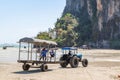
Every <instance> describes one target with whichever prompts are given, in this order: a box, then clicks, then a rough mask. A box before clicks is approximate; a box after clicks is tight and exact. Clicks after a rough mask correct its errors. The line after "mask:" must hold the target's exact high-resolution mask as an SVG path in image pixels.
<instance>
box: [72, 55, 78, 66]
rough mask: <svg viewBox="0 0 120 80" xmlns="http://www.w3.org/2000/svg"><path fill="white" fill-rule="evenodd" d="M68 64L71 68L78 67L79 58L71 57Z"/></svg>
mask: <svg viewBox="0 0 120 80" xmlns="http://www.w3.org/2000/svg"><path fill="white" fill-rule="evenodd" d="M70 65H71V67H72V68H76V67H78V65H79V59H78V58H77V57H76V56H74V57H72V58H71V59H70Z"/></svg>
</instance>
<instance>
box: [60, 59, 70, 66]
mask: <svg viewBox="0 0 120 80" xmlns="http://www.w3.org/2000/svg"><path fill="white" fill-rule="evenodd" d="M60 61H65V60H63V57H61V58H60ZM67 65H68V63H67V62H63V63H60V66H61V67H62V68H66V67H67Z"/></svg>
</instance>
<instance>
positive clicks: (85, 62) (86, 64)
mask: <svg viewBox="0 0 120 80" xmlns="http://www.w3.org/2000/svg"><path fill="white" fill-rule="evenodd" d="M82 65H83V67H87V66H88V60H87V59H83V60H82Z"/></svg>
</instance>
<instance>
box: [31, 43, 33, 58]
mask: <svg viewBox="0 0 120 80" xmlns="http://www.w3.org/2000/svg"><path fill="white" fill-rule="evenodd" d="M32 47H33V45H32V43H31V60H32Z"/></svg>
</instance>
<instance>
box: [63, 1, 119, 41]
mask: <svg viewBox="0 0 120 80" xmlns="http://www.w3.org/2000/svg"><path fill="white" fill-rule="evenodd" d="M66 13H71V14H72V15H74V16H75V17H76V18H77V19H78V20H79V26H78V27H84V26H85V25H86V24H87V23H86V22H87V21H89V23H88V24H90V25H89V27H90V28H91V29H90V30H89V31H90V32H91V34H90V36H91V37H90V38H91V39H93V41H95V42H103V43H104V42H105V41H110V40H114V39H120V0H66V6H65V9H64V11H63V15H64V14H66ZM83 21H85V24H83V25H81V24H82V22H83ZM79 29H81V28H78V30H79ZM81 33H82V32H81Z"/></svg>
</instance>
